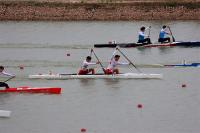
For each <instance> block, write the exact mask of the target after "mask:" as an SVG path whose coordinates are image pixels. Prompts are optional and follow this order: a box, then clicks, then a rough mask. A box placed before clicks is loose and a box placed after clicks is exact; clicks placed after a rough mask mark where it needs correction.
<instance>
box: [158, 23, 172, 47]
mask: <svg viewBox="0 0 200 133" xmlns="http://www.w3.org/2000/svg"><path fill="white" fill-rule="evenodd" d="M166 30H167V26H166V25H163V27H162V29H161V31H160V34H159V39H158V42H161V43H168V42H170V38H169V37H165V35H166V34H167V35H171V34H170V33H168V32H167V31H166Z"/></svg>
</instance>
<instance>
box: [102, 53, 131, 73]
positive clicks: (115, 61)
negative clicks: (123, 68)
mask: <svg viewBox="0 0 200 133" xmlns="http://www.w3.org/2000/svg"><path fill="white" fill-rule="evenodd" d="M119 59H120V55H115V56H114V57H112V59H111V61H110V63H109V65H108V67H107V68H106V69H105V74H119V69H118V68H117V66H119V65H129V64H130V63H124V62H119Z"/></svg>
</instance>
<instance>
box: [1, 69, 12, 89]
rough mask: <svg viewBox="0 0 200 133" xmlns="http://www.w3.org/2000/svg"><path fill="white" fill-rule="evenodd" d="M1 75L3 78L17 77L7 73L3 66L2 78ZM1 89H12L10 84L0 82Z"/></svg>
mask: <svg viewBox="0 0 200 133" xmlns="http://www.w3.org/2000/svg"><path fill="white" fill-rule="evenodd" d="M1 75H2V76H8V77H15V75H13V74H10V73H7V72H5V71H4V67H3V66H0V76H1ZM0 87H5V88H10V87H9V86H8V84H7V83H5V82H0Z"/></svg>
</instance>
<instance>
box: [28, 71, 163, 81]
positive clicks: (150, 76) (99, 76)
mask: <svg viewBox="0 0 200 133" xmlns="http://www.w3.org/2000/svg"><path fill="white" fill-rule="evenodd" d="M29 78H30V79H54V80H56V79H57V80H62V79H63V80H64V79H162V78H163V76H162V74H145V73H124V74H115V75H104V74H95V75H77V74H52V75H49V74H42V75H29Z"/></svg>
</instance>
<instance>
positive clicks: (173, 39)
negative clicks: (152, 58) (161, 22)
mask: <svg viewBox="0 0 200 133" xmlns="http://www.w3.org/2000/svg"><path fill="white" fill-rule="evenodd" d="M168 29H169V32H170V34H171V36H172V41H173V42H175V38H174V36H173V34H172V31H171V29H170V27H169V26H168Z"/></svg>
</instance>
